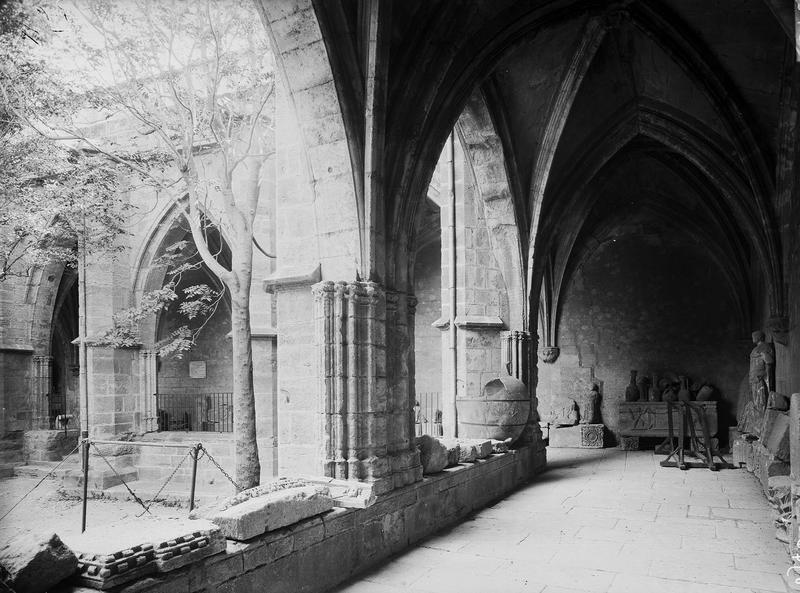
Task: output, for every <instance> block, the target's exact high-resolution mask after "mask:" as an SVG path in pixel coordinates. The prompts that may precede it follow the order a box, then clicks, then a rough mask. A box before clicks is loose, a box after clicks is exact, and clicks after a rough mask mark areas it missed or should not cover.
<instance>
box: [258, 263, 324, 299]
mask: <svg viewBox="0 0 800 593" xmlns="http://www.w3.org/2000/svg"><path fill="white" fill-rule="evenodd" d="M320 280H322V271H321V269H320V265H319V264H317V266H316V267H315V268H314V269H313V270H310V271H308V270H306V271H301V270H298V269H296V268H284V269H278V270H275V271H274V272H273V273H272V274H270V275H269V276H267V278H265V279H264V280H263V281H262V284H261V286H263V288H264V292H269V293H272V294H274V293H276V292H279V291H281V290H286V289H288V288H295V287H298V286H311V285H312V284H316V283H317V282H319V281H320Z"/></svg>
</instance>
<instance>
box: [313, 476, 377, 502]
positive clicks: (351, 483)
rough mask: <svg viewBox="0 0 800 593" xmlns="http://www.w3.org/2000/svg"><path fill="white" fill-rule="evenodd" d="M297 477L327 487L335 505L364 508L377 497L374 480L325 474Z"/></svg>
mask: <svg viewBox="0 0 800 593" xmlns="http://www.w3.org/2000/svg"><path fill="white" fill-rule="evenodd" d="M299 479H301V480H303V481H305V482H306V483H307V484H309V485H312V486H314V485H316V486H324V487H326V488H328V491H329V496H330V497H331V498H332V499H333V506H335V507H342V508H346V509H365V508H367V507H370V506H372V505H373V504H375V501H376V500H377V499H378V497H377V495H376V494H375V483H374V482H359V481H357V480H339V479H337V478H329V477H326V476H299Z"/></svg>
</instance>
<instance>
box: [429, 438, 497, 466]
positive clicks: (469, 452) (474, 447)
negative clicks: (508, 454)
mask: <svg viewBox="0 0 800 593" xmlns="http://www.w3.org/2000/svg"><path fill="white" fill-rule="evenodd" d="M441 442H442V443H443V444H444V445H445V447H447V449H448V451H450V452H451V453H449V454H448V456H449V455H452V450H453V449H454V448H455V447H456V446H457V447H458V449H459V451H458V463H473V462H474V461H477V460H478V459H486V458H487V457H488V456H489V455H491V454H492V441H491V440H484V439H441Z"/></svg>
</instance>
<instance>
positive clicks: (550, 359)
mask: <svg viewBox="0 0 800 593" xmlns="http://www.w3.org/2000/svg"><path fill="white" fill-rule="evenodd" d="M560 353H561V349H560V348H559V347H558V346H545V347H543V348H540V349H539V359H541V361H542V362H545V363H548V364H552V363H554V362H555V361H556V359H558V355H559V354H560Z"/></svg>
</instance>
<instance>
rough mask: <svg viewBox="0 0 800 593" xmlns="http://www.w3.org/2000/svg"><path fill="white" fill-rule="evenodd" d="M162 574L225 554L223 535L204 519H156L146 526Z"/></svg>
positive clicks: (225, 544) (225, 543)
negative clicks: (221, 553) (209, 557)
mask: <svg viewBox="0 0 800 593" xmlns="http://www.w3.org/2000/svg"><path fill="white" fill-rule="evenodd" d="M145 527H146V530H147V538H148V539H149V540H150V541H151V542H152V544H153V549H154V550H155V554H156V558H155V559H156V566H157V567H158V571H159V572H169V571H171V570H175V569H178V568H181V567H182V566H186V565H187V564H191V563H192V562H197V561H198V560H201V559H203V558H206V557H208V556H213V555H214V554H219V553H220V552H224V551H225V547H226V546H227V542H226V541H225V536H224V535H223V534H222V531H221V530H220V529H219V527H217V526H216V525H214V523H212V522H211V521H206V520H203V519H156V520H151V521H149V522H148V523H147V525H146V526H145Z"/></svg>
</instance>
